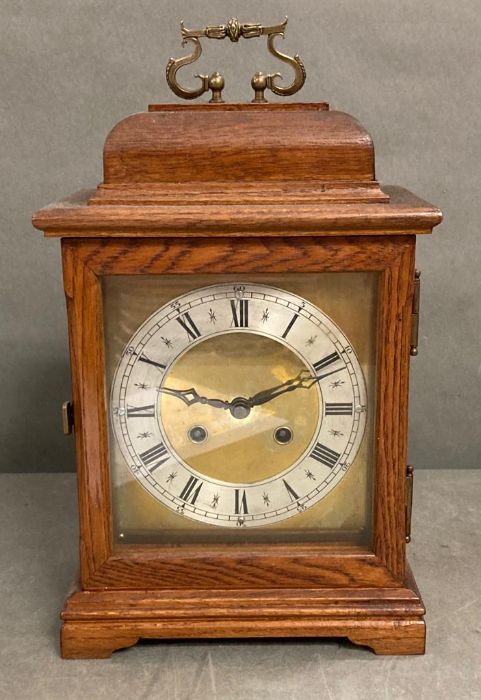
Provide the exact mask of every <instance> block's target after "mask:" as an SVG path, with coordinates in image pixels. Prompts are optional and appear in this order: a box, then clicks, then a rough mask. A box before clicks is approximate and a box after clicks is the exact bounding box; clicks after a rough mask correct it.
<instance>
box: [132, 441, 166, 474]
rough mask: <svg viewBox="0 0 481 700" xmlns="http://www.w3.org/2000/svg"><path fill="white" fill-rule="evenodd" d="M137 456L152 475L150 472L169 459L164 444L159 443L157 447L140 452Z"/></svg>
mask: <svg viewBox="0 0 481 700" xmlns="http://www.w3.org/2000/svg"><path fill="white" fill-rule="evenodd" d="M166 455H167V456H166ZM139 456H140V459H141V460H142V462H143V463H144V464H145V466H146V467H147V468H148V470H149V472H150V473H151V474H152V472H154V471H155V470H156V469H158V468H159V467H161V466H162V464H164V462H167V460H168V459H169V452H168V450H167V448H166V446H165V445H164V443H163V442H159V444H158V445H154V447H151V448H150V449H148V450H146V451H145V452H142V453H141V454H140V455H139ZM151 465H152V466H151Z"/></svg>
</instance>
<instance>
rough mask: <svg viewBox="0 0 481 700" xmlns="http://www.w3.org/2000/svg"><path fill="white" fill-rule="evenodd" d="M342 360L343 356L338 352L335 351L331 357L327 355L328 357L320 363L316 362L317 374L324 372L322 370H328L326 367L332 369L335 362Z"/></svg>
mask: <svg viewBox="0 0 481 700" xmlns="http://www.w3.org/2000/svg"><path fill="white" fill-rule="evenodd" d="M340 359H341V356H340V355H339V353H338V352H337V351H334V352H333V353H331V354H330V355H327V356H326V357H323V358H322V360H319V361H318V362H314V369H315V370H316V372H319V373H320V372H322V370H324V369H326V367H330V366H331V365H333V364H334V363H335V362H337V361H338V360H340Z"/></svg>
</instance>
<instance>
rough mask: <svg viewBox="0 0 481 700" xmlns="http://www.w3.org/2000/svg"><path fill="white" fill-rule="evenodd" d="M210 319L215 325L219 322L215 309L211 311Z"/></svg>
mask: <svg viewBox="0 0 481 700" xmlns="http://www.w3.org/2000/svg"><path fill="white" fill-rule="evenodd" d="M209 318H210V322H211V323H213V324H214V325H215V322H216V321H217V316H216V315H215V311H214V309H209Z"/></svg>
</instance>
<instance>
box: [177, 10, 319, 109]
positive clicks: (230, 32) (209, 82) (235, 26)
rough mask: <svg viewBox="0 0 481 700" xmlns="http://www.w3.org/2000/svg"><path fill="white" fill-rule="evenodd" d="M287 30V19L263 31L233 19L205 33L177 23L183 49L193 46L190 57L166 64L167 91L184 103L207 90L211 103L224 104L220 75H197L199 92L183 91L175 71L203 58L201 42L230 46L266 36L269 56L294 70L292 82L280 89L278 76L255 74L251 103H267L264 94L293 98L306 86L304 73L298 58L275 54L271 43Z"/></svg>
mask: <svg viewBox="0 0 481 700" xmlns="http://www.w3.org/2000/svg"><path fill="white" fill-rule="evenodd" d="M286 27H287V17H286V18H285V20H284V22H282V24H276V25H272V26H270V27H264V26H262V25H261V24H248V23H244V24H241V22H239V20H238V19H235V18H232V19H230V20H229V21H228V22H227V23H226V24H217V25H211V26H209V27H205V29H186V27H185V26H184V23H183V22H181V23H180V31H181V34H182V46H186V45H187V44H192V45H193V50H192V53H191V54H190V55H189V56H183V57H182V58H171V59H170V60H169V62H168V63H167V67H166V77H167V83H168V84H169V87H170V89H171V90H172V91H173V92H174V93H175V94H176V95H177V96H178V97H182V98H183V99H185V100H194V99H195V98H196V97H200V96H201V95H203V94H204V93H205V92H207V90H211V91H212V97H211V100H210V101H211V102H217V103H219V102H223V101H224V100H223V99H222V90H223V89H224V85H225V81H224V78H223V76H222V75H221V74H220V73H217V72H215V73H211V74H210V75H201V74H197V75H196V76H195V77H196V78H199V79H200V80H201V84H200V85H199V87H198V88H187V87H183V86H182V85H181V84H180V83H179V82H178V80H177V71H178V70H179V69H180V68H182V67H183V66H187V65H189V64H191V63H194V62H195V61H197V60H198V59H199V58H200V56H201V54H202V46H201V44H200V39H201V38H202V37H204V38H207V39H225V38H226V37H228V38H229V39H230V40H231V41H232V42H238V41H239V39H240V38H241V37H243V38H244V39H252V38H254V37H258V36H267V48H268V49H269V51H270V53H271V54H272V55H273V56H275V57H276V58H278V59H279V60H280V61H283V62H284V63H287V64H288V65H290V66H291V68H292V69H293V70H294V80H293V81H292V83H291V84H290V85H285V86H284V85H279V84H278V83H277V82H276V80H277V78H281V79H282V75H281V74H280V73H271V74H268V75H264V74H263V73H256V74H255V75H254V76H253V78H252V81H251V85H252V88H253V89H254V99H253V100H252V102H267V100H266V99H265V96H264V92H265V90H266V89H267V90H270V91H271V92H273V93H275V94H276V95H294V93H296V92H297V91H298V90H300V89H301V87H302V86H303V85H304V83H305V82H306V69H305V67H304V64H303V62H302V61H301V59H300V58H299V55H298V54H296V55H295V56H288V55H287V54H284V53H282V52H281V51H278V50H277V49H276V47H275V46H274V40H275V38H276V37H277V36H281V37H282V38H284V36H285V30H286Z"/></svg>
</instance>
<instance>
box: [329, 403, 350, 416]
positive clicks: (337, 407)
mask: <svg viewBox="0 0 481 700" xmlns="http://www.w3.org/2000/svg"><path fill="white" fill-rule="evenodd" d="M325 414H326V416H352V403H326V405H325Z"/></svg>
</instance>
